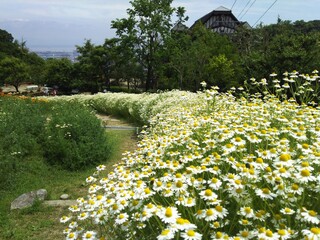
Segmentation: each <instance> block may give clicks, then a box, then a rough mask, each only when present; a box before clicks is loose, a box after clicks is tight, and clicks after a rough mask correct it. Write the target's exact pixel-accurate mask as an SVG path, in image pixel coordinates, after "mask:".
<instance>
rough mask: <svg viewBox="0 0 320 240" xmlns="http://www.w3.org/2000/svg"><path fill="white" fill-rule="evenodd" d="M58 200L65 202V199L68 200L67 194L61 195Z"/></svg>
mask: <svg viewBox="0 0 320 240" xmlns="http://www.w3.org/2000/svg"><path fill="white" fill-rule="evenodd" d="M60 199H61V200H67V199H69V194H62V195H61V196H60Z"/></svg>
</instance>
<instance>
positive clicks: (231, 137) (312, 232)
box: [58, 73, 320, 240]
mask: <svg viewBox="0 0 320 240" xmlns="http://www.w3.org/2000/svg"><path fill="white" fill-rule="evenodd" d="M314 74H315V75H313V76H314V77H313V78H310V79H312V81H313V80H314V79H315V81H313V82H317V84H318V81H319V77H317V75H316V73H314ZM296 75H297V74H296V73H292V74H291V75H290V74H289V77H288V78H287V76H284V79H285V80H286V79H296V77H294V76H296ZM290 76H291V77H290ZM275 77H276V75H272V76H271V78H272V79H273V83H275V84H278V83H277V82H275V81H274V79H275ZM303 79H304V78H303ZM285 80H284V81H285ZM304 80H305V81H309V80H308V79H307V78H305V79H304ZM252 81H253V80H252ZM270 81H272V80H270ZM281 82H283V79H281ZM267 83H268V81H267V80H265V81H261V82H260V83H259V82H258V83H257V84H256V85H259V86H260V87H262V88H264V87H265V86H266V85H267ZM283 84H288V85H289V84H290V82H284V83H283ZM285 86H286V85H285ZM299 86H302V85H299ZM299 86H298V87H297V89H298V90H299V91H300V93H299V94H300V95H298V94H291V95H290V94H289V95H287V96H289V97H287V98H286V97H284V95H283V91H286V89H287V88H286V87H285V88H281V86H280V88H279V89H283V90H277V89H275V92H268V91H263V92H261V93H260V94H259V96H258V94H255V95H254V96H253V95H250V94H249V92H242V91H243V89H234V91H237V92H234V93H231V92H229V93H219V92H218V90H217V89H215V88H204V90H203V91H201V92H198V93H190V92H183V91H170V92H164V93H158V94H139V95H136V94H123V93H105V94H102V93H101V94H97V95H93V96H84V95H83V96H80V95H79V96H71V97H70V96H69V97H61V98H59V100H58V101H79V102H82V103H84V104H87V105H91V106H93V107H94V108H95V109H98V110H99V111H102V112H106V113H111V114H116V112H117V111H118V112H119V114H122V115H123V116H125V117H128V118H130V119H133V120H135V121H137V122H140V123H143V124H145V125H147V126H146V127H144V129H143V130H142V131H141V133H140V141H139V145H138V149H137V150H136V151H134V152H125V153H124V154H123V158H122V161H121V162H119V163H118V164H117V165H115V166H114V170H113V171H112V172H109V173H106V172H105V166H104V165H99V166H97V168H96V172H95V173H93V174H92V176H89V177H88V178H87V179H86V182H87V183H88V194H87V196H84V197H82V198H79V199H77V204H76V205H73V206H70V208H69V210H70V214H67V215H65V216H62V217H61V219H60V221H61V222H62V223H64V224H65V229H64V233H65V236H66V239H68V240H72V239H158V240H165V239H188V240H198V239H234V240H236V239H237V240H238V239H310V240H311V239H313V240H316V239H320V217H319V213H320V204H319V203H320V111H319V110H320V108H319V107H317V105H315V104H313V105H310V104H308V103H309V101H310V96H309V95H310V93H312V94H314V92H313V91H311V90H310V89H311V88H310V89H309V87H308V88H307V89H309V90H307V91H306V92H305V93H306V94H308V95H307V97H303V96H306V95H304V93H303V92H301V91H302V88H301V87H299ZM304 86H306V85H304ZM308 86H309V85H308ZM203 87H205V83H203ZM289 89H290V88H289ZM293 90H294V92H295V93H296V90H295V89H293ZM281 91H282V92H281ZM316 91H318V90H316ZM277 92H278V93H281V97H278V96H277V94H276V93H277ZM236 96H237V97H236ZM279 96H280V95H279ZM315 97H317V96H315ZM298 98H299V99H298ZM306 99H308V102H305V101H304V100H306Z"/></svg>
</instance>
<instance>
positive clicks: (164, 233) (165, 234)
mask: <svg viewBox="0 0 320 240" xmlns="http://www.w3.org/2000/svg"><path fill="white" fill-rule="evenodd" d="M169 233H170V230H169V229H165V230H163V231H162V232H161V235H162V236H167V235H168V234H169Z"/></svg>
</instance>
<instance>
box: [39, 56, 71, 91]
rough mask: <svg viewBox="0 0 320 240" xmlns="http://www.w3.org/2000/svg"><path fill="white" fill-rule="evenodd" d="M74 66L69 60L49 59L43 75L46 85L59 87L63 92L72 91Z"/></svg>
mask: <svg viewBox="0 0 320 240" xmlns="http://www.w3.org/2000/svg"><path fill="white" fill-rule="evenodd" d="M73 69H74V68H73V64H72V62H71V61H70V60H69V59H67V58H62V59H53V58H51V59H48V60H47V61H46V65H45V71H44V74H43V82H44V83H45V84H46V85H49V86H53V87H55V86H56V87H58V88H59V89H60V90H61V91H70V90H71V88H72V83H73Z"/></svg>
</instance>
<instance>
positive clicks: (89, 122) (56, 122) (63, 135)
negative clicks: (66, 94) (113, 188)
mask: <svg viewBox="0 0 320 240" xmlns="http://www.w3.org/2000/svg"><path fill="white" fill-rule="evenodd" d="M42 146H43V151H44V156H45V158H46V160H47V161H48V162H49V163H50V164H52V165H57V166H61V167H63V168H65V169H68V170H79V169H83V168H85V167H86V166H91V165H96V164H98V163H100V162H101V161H105V160H107V159H108V157H109V153H110V146H109V141H108V139H107V138H106V135H105V132H104V130H103V128H102V127H101V122H100V120H98V119H97V118H96V117H95V116H94V114H93V113H92V112H90V111H89V110H88V108H85V107H84V106H82V105H80V104H76V103H73V104H70V103H62V104H61V103H56V104H54V105H53V107H52V109H51V114H50V115H49V117H48V118H47V122H46V124H45V131H44V134H43V143H42Z"/></svg>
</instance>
